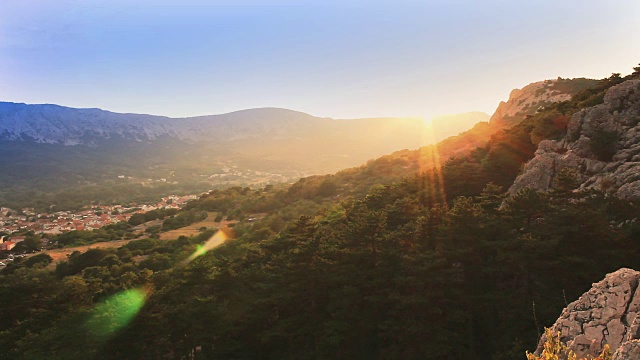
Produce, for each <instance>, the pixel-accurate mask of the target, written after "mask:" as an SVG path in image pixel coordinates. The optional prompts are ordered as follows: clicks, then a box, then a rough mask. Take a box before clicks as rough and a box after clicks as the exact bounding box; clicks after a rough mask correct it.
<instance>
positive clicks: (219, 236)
mask: <svg viewBox="0 0 640 360" xmlns="http://www.w3.org/2000/svg"><path fill="white" fill-rule="evenodd" d="M230 233H231V232H230V230H229V229H220V230H218V231H216V233H215V234H213V236H212V237H210V238H209V240H207V241H206V242H205V243H204V244H202V245H198V248H197V249H196V251H195V252H194V253H193V254H191V256H189V257H188V258H187V260H185V262H184V263H185V264H188V263H190V262H192V261H193V260H195V259H196V258H197V257H200V256H202V255H204V254H206V253H207V252H208V251H209V250H211V249H214V248H216V247H218V246H220V245H222V244H223V243H224V242H225V241H227V239H229V238H230Z"/></svg>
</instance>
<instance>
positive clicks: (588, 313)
mask: <svg viewBox="0 0 640 360" xmlns="http://www.w3.org/2000/svg"><path fill="white" fill-rule="evenodd" d="M639 283H640V272H639V271H635V270H631V269H624V268H623V269H620V270H618V271H616V272H613V273H611V274H608V275H607V276H606V277H605V278H604V280H602V281H600V282H598V283H596V284H593V287H592V288H591V289H590V290H589V291H587V292H586V293H584V294H583V295H582V296H581V297H580V298H579V299H578V300H576V301H574V302H572V303H571V304H569V305H568V306H567V307H566V308H565V309H564V310H563V311H562V314H561V315H560V317H559V318H558V320H557V321H556V322H555V324H554V325H553V326H552V327H551V330H552V332H553V333H558V332H560V340H561V341H562V342H564V343H566V345H567V347H568V348H569V349H570V350H573V351H574V352H575V353H576V355H578V358H579V359H580V358H584V357H588V356H592V357H596V356H598V355H599V354H600V353H601V352H602V350H603V348H604V345H605V344H609V347H610V348H611V351H612V352H613V351H615V352H616V354H618V353H620V354H623V355H619V356H627V355H624V354H631V353H633V354H638V352H639V351H640V343H639V342H638V341H637V340H638V338H639V336H638V335H639V329H640V317H638V314H639V313H640V291H638V284H639ZM546 340H547V339H546V337H545V336H543V337H542V339H540V342H539V344H538V348H537V350H536V354H537V355H540V353H541V352H542V349H543V344H544V343H545V342H546ZM617 350H620V351H617ZM618 359H628V357H618ZM633 359H640V357H633Z"/></svg>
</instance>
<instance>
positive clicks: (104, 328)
mask: <svg viewBox="0 0 640 360" xmlns="http://www.w3.org/2000/svg"><path fill="white" fill-rule="evenodd" d="M146 295H147V294H146V292H145V291H144V290H141V289H131V290H127V291H124V292H121V293H119V294H116V295H113V296H111V297H110V298H108V299H106V300H105V301H103V302H102V303H100V304H99V305H98V306H96V308H95V309H94V310H93V311H92V312H91V316H90V318H89V321H88V322H87V327H88V329H89V331H91V333H92V334H94V335H95V336H96V337H99V338H108V337H111V336H112V335H113V334H115V333H116V332H117V331H118V330H120V329H122V328H123V327H125V326H126V325H127V324H129V322H130V321H131V320H132V319H133V317H134V316H135V315H136V314H137V313H138V311H140V308H142V305H144V302H145V299H146Z"/></svg>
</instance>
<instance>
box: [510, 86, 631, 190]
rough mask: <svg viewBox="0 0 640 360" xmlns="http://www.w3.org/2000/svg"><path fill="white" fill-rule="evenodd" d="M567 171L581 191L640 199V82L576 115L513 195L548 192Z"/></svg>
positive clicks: (544, 145)
mask: <svg viewBox="0 0 640 360" xmlns="http://www.w3.org/2000/svg"><path fill="white" fill-rule="evenodd" d="M563 169H571V171H572V172H574V173H575V174H576V176H577V181H578V182H579V183H580V188H582V189H588V188H598V189H602V190H606V191H609V192H611V193H615V194H616V195H618V196H620V197H622V198H638V197H640V80H627V81H625V82H623V83H621V84H618V85H616V86H613V87H612V88H610V89H609V90H608V91H607V93H606V95H605V97H604V102H603V103H602V104H599V105H596V106H593V107H590V108H587V109H583V110H581V111H579V112H577V113H575V114H574V115H573V116H572V117H571V120H570V121H569V124H568V126H567V135H566V136H565V137H564V138H563V139H561V140H544V141H542V142H540V144H539V145H538V149H537V151H536V154H535V157H534V158H533V159H532V160H531V161H529V162H528V163H527V164H526V166H525V168H524V171H523V173H522V175H520V176H519V177H518V178H517V179H516V181H515V182H514V184H513V186H512V187H511V188H510V189H509V192H510V193H515V192H516V191H518V190H520V189H523V188H533V189H536V190H548V189H550V188H552V187H553V186H554V180H555V178H556V175H557V174H558V173H559V172H560V171H562V170H563Z"/></svg>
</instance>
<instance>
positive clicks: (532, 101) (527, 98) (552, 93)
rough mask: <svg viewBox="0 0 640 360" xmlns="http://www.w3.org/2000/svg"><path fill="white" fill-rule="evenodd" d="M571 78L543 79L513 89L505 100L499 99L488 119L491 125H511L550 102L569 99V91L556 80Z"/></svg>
mask: <svg viewBox="0 0 640 360" xmlns="http://www.w3.org/2000/svg"><path fill="white" fill-rule="evenodd" d="M562 81H565V82H566V81H571V80H567V79H564V80H560V79H558V80H545V81H538V82H535V83H531V84H529V85H527V86H525V87H523V88H522V89H514V90H512V91H511V93H510V94H509V100H507V102H504V101H501V102H500V104H499V105H498V108H497V109H496V111H495V113H494V114H493V115H492V116H491V120H490V121H489V122H490V123H491V124H493V125H511V124H512V123H513V122H514V121H519V120H522V119H524V118H525V116H527V115H531V114H534V113H535V112H536V111H537V110H538V109H539V108H541V107H543V106H545V105H548V104H550V103H554V102H559V101H565V100H569V99H571V95H572V94H571V93H570V92H567V90H566V89H562V88H560V87H558V88H556V87H555V85H556V83H557V82H562Z"/></svg>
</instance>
